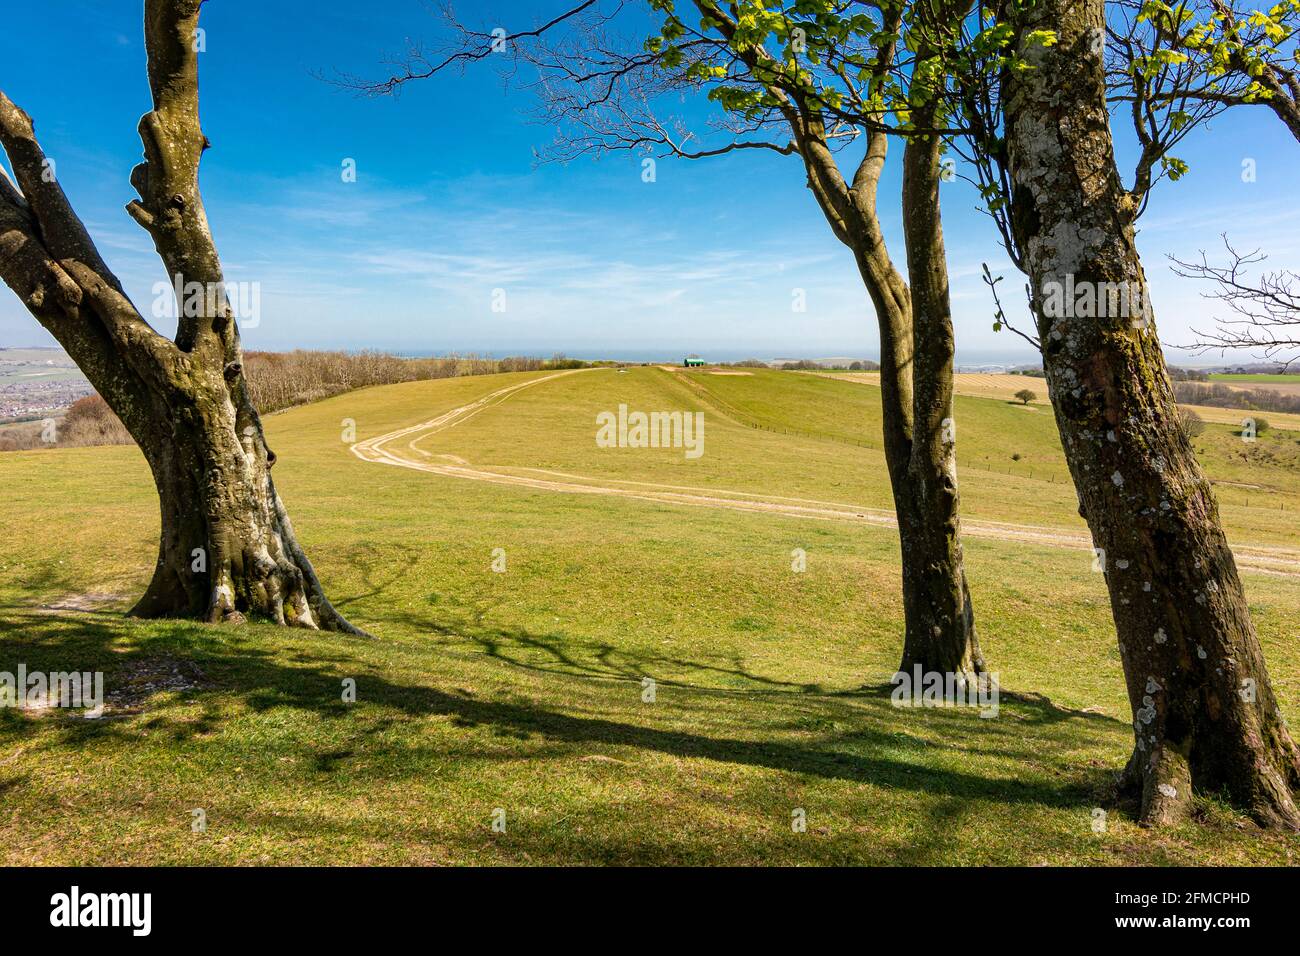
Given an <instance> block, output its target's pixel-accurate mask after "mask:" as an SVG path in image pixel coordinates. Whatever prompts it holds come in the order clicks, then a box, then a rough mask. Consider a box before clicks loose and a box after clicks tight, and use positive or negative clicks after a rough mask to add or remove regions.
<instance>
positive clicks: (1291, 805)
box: [1003, 0, 1300, 828]
mask: <svg viewBox="0 0 1300 956" xmlns="http://www.w3.org/2000/svg"><path fill="white" fill-rule="evenodd" d="M1103 16H1104V4H1103V2H1102V0H1040V2H1039V3H1037V4H1035V5H1033V6H1031V7H1029V8H1027V9H1024V10H1021V11H1019V12H1015V13H1008V14H1007V20H1008V22H1010V23H1012V24H1013V25H1014V26H1015V27H1016V29H1017V33H1018V36H1019V40H1018V43H1019V49H1021V50H1022V52H1023V55H1024V56H1025V57H1026V59H1027V60H1028V61H1029V63H1030V64H1031V65H1032V68H1031V69H1028V70H1025V71H1008V72H1007V74H1006V75H1004V77H1003V104H1004V109H1005V115H1006V127H1007V144H1008V153H1009V167H1010V172H1011V182H1012V189H1013V192H1012V196H1011V220H1012V227H1013V233H1014V237H1015V240H1016V244H1017V246H1018V247H1019V249H1020V251H1021V254H1022V255H1023V257H1024V260H1025V265H1026V270H1027V272H1028V273H1029V276H1030V280H1031V285H1032V289H1033V301H1034V310H1035V319H1036V322H1037V325H1038V332H1039V337H1040V339H1041V341H1042V343H1043V363H1044V369H1045V371H1046V374H1047V385H1048V390H1049V392H1050V395H1051V399H1052V405H1053V408H1054V410H1055V415H1056V421H1057V425H1058V428H1059V430H1060V434H1061V440H1062V444H1063V446H1064V449H1065V454H1066V458H1067V460H1068V462H1069V466H1070V472H1071V475H1072V476H1073V478H1074V483H1075V487H1076V488H1077V490H1078V492H1079V500H1080V510H1081V512H1082V514H1083V516H1084V517H1085V518H1086V519H1087V522H1088V526H1089V528H1090V529H1091V531H1092V536H1093V541H1094V543H1095V545H1096V546H1097V547H1098V548H1100V549H1102V551H1103V555H1102V556H1101V557H1102V559H1103V561H1104V567H1105V575H1106V586H1107V588H1108V590H1109V593H1110V600H1111V608H1112V612H1113V616H1114V620H1115V627H1116V631H1117V634H1118V638H1119V647H1120V655H1121V659H1122V662H1123V667H1124V675H1125V682H1126V684H1127V688H1128V695H1129V701H1130V705H1131V707H1132V711H1133V721H1134V723H1133V727H1134V738H1135V739H1134V750H1133V754H1132V757H1131V759H1130V760H1129V762H1128V765H1127V768H1126V770H1125V772H1124V774H1123V776H1122V778H1121V780H1122V786H1123V788H1124V789H1125V790H1126V791H1128V792H1130V793H1131V794H1132V795H1133V796H1135V797H1137V798H1138V799H1139V800H1140V810H1139V815H1140V819H1141V820H1142V821H1143V822H1145V823H1148V824H1157V825H1158V824H1166V823H1170V822H1173V821H1176V820H1178V819H1179V818H1181V817H1183V816H1184V815H1186V814H1187V812H1188V810H1189V807H1190V800H1191V798H1192V795H1193V793H1194V792H1199V793H1205V794H1214V795H1222V796H1226V797H1227V798H1228V799H1229V800H1230V801H1231V802H1232V803H1233V804H1234V805H1235V806H1237V807H1239V808H1241V809H1243V810H1245V811H1247V812H1249V813H1251V814H1252V815H1253V816H1254V817H1255V818H1256V819H1257V820H1258V821H1260V822H1261V823H1263V824H1267V825H1278V826H1285V827H1290V828H1296V827H1300V811H1298V810H1297V805H1296V799H1295V791H1296V788H1297V786H1300V755H1298V754H1297V750H1296V747H1295V744H1294V743H1293V742H1292V739H1291V736H1290V734H1289V733H1288V731H1287V728H1286V726H1285V724H1284V723H1283V720H1282V715H1281V712H1280V711H1279V709H1278V705H1277V700H1276V698H1275V697H1274V695H1273V690H1272V686H1271V684H1270V683H1269V679H1268V674H1267V671H1266V669H1265V666H1264V659H1263V654H1262V652H1261V650H1260V645H1259V641H1258V638H1257V637H1256V634H1255V630H1254V627H1253V625H1252V623H1251V620H1250V614H1249V611H1248V609H1247V603H1246V598H1245V594H1244V593H1243V590H1242V585H1241V581H1240V579H1239V578H1238V575H1237V568H1236V564H1235V562H1234V560H1233V556H1232V552H1231V551H1230V550H1229V548H1228V543H1227V540H1226V539H1225V537H1224V533H1223V530H1222V527H1221V525H1220V522H1219V514H1218V506H1217V503H1216V501H1215V498H1214V494H1213V492H1212V491H1211V489H1210V485H1209V482H1208V481H1207V480H1206V478H1205V475H1204V474H1203V473H1202V471H1201V468H1200V465H1199V463H1198V462H1197V460H1196V457H1195V455H1194V454H1193V451H1192V448H1191V445H1190V443H1189V442H1188V440H1187V438H1186V436H1185V435H1184V433H1183V432H1182V430H1181V429H1180V428H1179V427H1178V418H1177V406H1176V404H1175V401H1174V397H1173V392H1172V388H1171V386H1170V382H1169V377H1168V374H1167V371H1166V368H1165V363H1164V358H1163V355H1162V353H1161V350H1160V342H1159V338H1158V336H1157V334H1156V331H1155V326H1154V321H1153V320H1152V317H1151V314H1150V310H1149V301H1148V299H1147V286H1146V280H1145V276H1144V274H1143V271H1142V264H1141V261H1140V259H1139V257H1138V252H1137V248H1136V246H1135V244H1134V233H1133V219H1134V216H1135V203H1134V202H1133V200H1132V197H1131V196H1129V195H1128V194H1126V192H1125V191H1124V189H1123V187H1122V185H1121V182H1120V178H1119V174H1118V171H1117V169H1116V165H1115V157H1114V149H1113V143H1112V141H1111V135H1110V127H1109V123H1108V115H1107V110H1106V102H1105V86H1104V78H1103V72H1102V60H1101V50H1102V46H1103V42H1102V41H1103V34H1102V30H1103ZM1035 29H1042V30H1051V31H1054V32H1055V33H1056V36H1057V40H1056V44H1055V45H1054V46H1052V47H1047V48H1045V47H1041V46H1032V47H1031V46H1029V45H1028V44H1027V42H1026V41H1025V39H1024V37H1025V34H1026V33H1027V32H1028V31H1031V30H1035ZM1070 282H1072V283H1073V286H1074V288H1075V289H1078V290H1085V291H1086V290H1092V291H1093V293H1094V295H1097V294H1100V293H1102V290H1104V289H1106V288H1108V287H1107V286H1102V285H1101V284H1102V283H1131V284H1133V285H1132V286H1131V287H1132V288H1136V289H1138V290H1140V303H1141V304H1142V305H1143V306H1145V307H1146V314H1145V317H1143V316H1141V315H1139V316H1138V317H1137V318H1136V320H1135V317H1134V316H1133V315H1132V314H1127V315H1126V314H1123V310H1121V309H1118V308H1112V309H1107V310H1106V311H1107V312H1108V314H1107V315H1104V316H1100V317H1093V315H1092V314H1091V313H1090V314H1087V315H1082V314H1079V313H1082V312H1089V310H1088V309H1087V308H1086V307H1084V308H1077V307H1075V306H1074V304H1073V303H1071V302H1070V301H1069V299H1066V300H1065V301H1064V303H1063V305H1064V307H1063V308H1061V309H1058V308H1056V307H1055V306H1053V305H1052V304H1051V303H1052V301H1053V299H1052V295H1053V290H1054V289H1055V290H1059V289H1061V288H1068V286H1067V283H1070ZM1053 283H1058V284H1059V285H1055V286H1054V285H1053ZM1057 302H1058V304H1060V303H1061V300H1060V299H1059V298H1058V299H1057ZM1129 311H1130V313H1131V312H1132V311H1133V310H1129ZM1058 312H1063V313H1064V314H1057V313H1058ZM1117 313H1118V314H1117ZM1143 318H1145V321H1142V319H1143Z"/></svg>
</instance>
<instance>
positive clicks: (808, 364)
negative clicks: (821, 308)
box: [760, 359, 880, 372]
mask: <svg viewBox="0 0 1300 956" xmlns="http://www.w3.org/2000/svg"><path fill="white" fill-rule="evenodd" d="M760 364H762V365H763V366H764V367H766V365H767V363H766V362H763V363H760ZM781 368H782V369H784V370H786V371H791V372H823V371H830V372H878V371H880V363H879V362H872V361H870V360H868V359H862V360H861V361H853V362H850V363H849V364H848V365H842V364H833V365H827V364H826V363H825V362H814V361H811V360H810V359H800V360H799V361H797V362H782V363H781Z"/></svg>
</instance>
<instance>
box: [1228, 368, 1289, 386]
mask: <svg viewBox="0 0 1300 956" xmlns="http://www.w3.org/2000/svg"><path fill="white" fill-rule="evenodd" d="M1210 381H1212V382H1229V383H1231V382H1240V383H1243V384H1244V383H1249V384H1252V385H1286V386H1295V387H1297V388H1300V372H1290V373H1287V374H1283V375H1269V374H1254V375H1247V374H1234V373H1232V372H1214V373H1212V374H1211V375H1210Z"/></svg>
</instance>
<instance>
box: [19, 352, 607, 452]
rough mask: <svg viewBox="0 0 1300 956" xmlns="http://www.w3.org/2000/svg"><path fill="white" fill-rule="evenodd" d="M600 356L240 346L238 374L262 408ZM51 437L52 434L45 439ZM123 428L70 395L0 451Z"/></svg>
mask: <svg viewBox="0 0 1300 956" xmlns="http://www.w3.org/2000/svg"><path fill="white" fill-rule="evenodd" d="M601 364H608V363H601V362H585V361H583V360H581V359H572V358H568V357H566V356H564V355H560V354H556V355H553V356H552V357H551V358H548V359H544V358H537V357H533V356H522V355H518V356H510V357H508V358H500V359H494V358H482V357H480V356H477V355H448V356H441V357H438V358H404V357H402V356H400V355H392V354H391V353H388V352H379V351H363V352H322V351H314V350H308V349H296V350H294V351H292V352H245V353H244V378H245V381H246V382H247V383H248V387H249V390H250V391H251V392H252V397H253V401H254V403H255V404H256V406H257V407H258V408H259V409H260V410H261V411H262V412H263V413H264V414H265V413H267V412H274V411H279V410H281V409H285V408H292V407H293V406H295V405H305V404H306V403H308V402H318V401H320V400H321V399H325V398H331V397H333V396H335V395H341V394H343V393H344V392H350V391H353V390H355V389H358V388H368V387H369V386H371V385H395V384H397V383H399V382H419V381H426V380H428V379H436V378H458V377H460V376H464V375H494V374H498V373H501V372H538V371H546V370H550V369H571V368H587V367H589V366H592V365H601ZM50 437H53V438H54V441H49V440H47V439H48V438H50ZM129 444H131V435H130V433H129V432H127V430H126V427H125V426H124V425H123V424H122V422H121V421H120V420H119V419H118V417H117V415H115V414H114V413H113V410H112V409H111V408H109V407H108V403H107V402H105V401H104V399H103V398H101V397H100V396H99V395H89V396H87V397H85V398H82V399H78V400H77V401H76V402H74V403H73V404H72V405H71V406H69V408H68V411H67V413H66V414H65V415H64V417H63V418H62V419H61V420H56V421H55V422H54V427H53V430H52V431H51V430H50V429H49V428H48V427H47V426H46V424H45V423H44V422H31V423H29V424H26V425H22V426H14V427H12V428H6V429H4V430H2V431H0V451H25V450H29V449H34V448H68V447H82V446H87V445H129Z"/></svg>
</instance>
